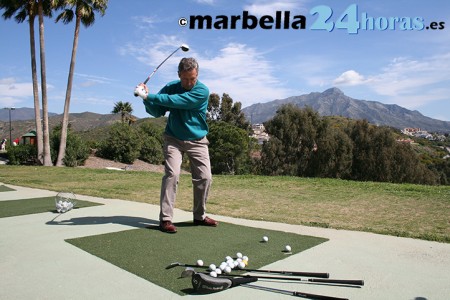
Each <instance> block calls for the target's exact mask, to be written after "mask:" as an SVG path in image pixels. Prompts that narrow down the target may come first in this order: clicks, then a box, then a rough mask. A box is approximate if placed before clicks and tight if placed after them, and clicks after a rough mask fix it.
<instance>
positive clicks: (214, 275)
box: [209, 271, 217, 277]
mask: <svg viewBox="0 0 450 300" xmlns="http://www.w3.org/2000/svg"><path fill="white" fill-rule="evenodd" d="M209 276H211V277H217V273H216V272H215V271H211V272H210V273H209Z"/></svg>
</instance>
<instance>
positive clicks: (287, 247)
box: [284, 245, 292, 252]
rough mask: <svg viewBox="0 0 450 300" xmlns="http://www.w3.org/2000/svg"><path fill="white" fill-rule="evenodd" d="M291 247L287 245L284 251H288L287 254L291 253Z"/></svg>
mask: <svg viewBox="0 0 450 300" xmlns="http://www.w3.org/2000/svg"><path fill="white" fill-rule="evenodd" d="M291 250H292V249H291V246H289V245H286V247H284V251H286V252H291Z"/></svg>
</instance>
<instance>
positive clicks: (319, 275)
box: [166, 262, 330, 278]
mask: <svg viewBox="0 0 450 300" xmlns="http://www.w3.org/2000/svg"><path fill="white" fill-rule="evenodd" d="M175 267H192V268H206V269H207V268H208V267H207V266H198V265H192V264H184V263H180V262H174V263H171V264H170V265H168V266H167V267H166V269H172V268H175ZM241 270H242V271H247V272H254V273H271V274H283V275H289V276H303V277H315V278H329V277H330V274H328V273H316V272H293V271H274V270H263V269H247V268H244V269H241Z"/></svg>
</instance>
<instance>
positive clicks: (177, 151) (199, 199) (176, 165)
mask: <svg viewBox="0 0 450 300" xmlns="http://www.w3.org/2000/svg"><path fill="white" fill-rule="evenodd" d="M208 144H209V142H208V139H207V138H206V137H203V138H202V139H199V140H194V141H182V140H179V139H176V138H174V137H172V136H169V135H164V159H165V175H164V176H163V178H162V184H161V198H160V214H159V220H160V221H172V218H173V209H174V207H175V200H176V194H177V186H178V180H179V178H180V172H181V163H182V159H183V153H186V154H187V156H188V158H189V163H190V166H191V174H192V185H193V189H194V206H193V214H194V219H196V220H203V219H204V218H205V214H206V201H207V199H208V192H209V188H210V186H211V182H212V175H211V164H210V161H209V151H208Z"/></svg>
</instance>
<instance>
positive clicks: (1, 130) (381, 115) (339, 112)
mask: <svg viewBox="0 0 450 300" xmlns="http://www.w3.org/2000/svg"><path fill="white" fill-rule="evenodd" d="M288 103H292V104H294V105H296V106H298V107H300V108H304V107H306V106H308V107H310V108H312V109H314V110H315V111H317V112H318V113H319V114H320V115H321V116H342V117H346V118H350V119H365V120H367V121H368V122H370V123H372V124H376V125H386V126H391V127H394V128H398V129H403V128H406V127H414V128H421V129H422V130H427V131H429V132H439V133H450V122H447V121H440V120H436V119H432V118H429V117H426V116H424V115H422V114H421V113H420V112H418V111H415V110H414V111H411V110H408V109H406V108H403V107H401V106H398V105H395V104H383V103H381V102H377V101H367V100H357V99H353V98H351V97H348V96H346V95H345V94H344V93H343V92H342V91H341V90H340V89H338V88H330V89H327V90H325V91H324V92H322V93H320V92H313V93H310V94H305V95H301V96H293V97H289V98H286V99H279V100H274V101H270V102H266V103H257V104H253V105H250V106H248V107H245V108H243V109H242V111H243V112H244V114H245V115H246V116H247V118H248V119H249V120H251V123H252V124H256V123H263V122H265V121H268V120H269V119H271V118H272V117H273V116H275V114H276V111H277V110H278V108H279V107H281V106H282V105H284V104H288ZM11 120H12V128H13V132H12V133H13V134H12V135H13V136H14V137H20V136H21V135H23V134H25V133H27V132H29V131H30V130H34V128H35V127H36V126H35V124H34V109H33V108H26V107H22V108H16V109H14V110H13V111H11ZM61 120H62V115H59V114H55V113H50V112H49V123H50V128H53V127H54V126H56V125H58V124H60V123H61ZM119 120H120V114H97V113H91V112H84V113H71V114H70V124H71V126H72V128H73V129H74V130H75V131H86V130H89V129H93V128H96V127H103V126H108V125H110V124H112V123H114V122H117V121H119ZM8 122H9V111H8V110H7V109H0V138H3V137H9V124H8Z"/></svg>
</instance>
